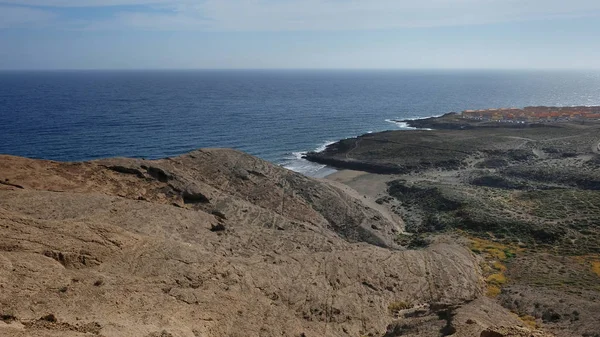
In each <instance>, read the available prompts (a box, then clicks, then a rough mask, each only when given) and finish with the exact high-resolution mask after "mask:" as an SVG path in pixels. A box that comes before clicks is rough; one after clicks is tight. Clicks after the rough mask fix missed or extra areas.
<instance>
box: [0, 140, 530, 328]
mask: <svg viewBox="0 0 600 337" xmlns="http://www.w3.org/2000/svg"><path fill="white" fill-rule="evenodd" d="M392 220H393V219H390V218H389V216H386V215H385V214H382V213H381V212H379V211H378V210H376V209H374V208H371V207H369V201H368V200H365V198H364V197H363V198H361V197H360V195H358V194H357V193H355V192H353V193H349V192H348V191H345V189H344V188H341V187H336V186H335V185H333V184H328V183H326V182H323V181H318V180H314V179H310V178H307V177H304V176H302V175H299V174H296V173H294V172H290V171H288V170H285V169H283V168H280V167H277V166H274V165H271V164H269V163H267V162H265V161H262V160H260V159H257V158H254V157H251V156H249V155H246V154H243V153H240V152H236V151H232V150H219V149H206V150H199V151H195V152H192V153H190V154H187V155H183V156H180V157H176V158H170V159H164V160H157V161H145V160H138V159H110V160H101V161H94V162H86V163H58V162H51V161H41V160H31V159H25V158H18V157H11V156H0V228H1V232H0V233H1V234H2V235H0V319H1V320H0V336H84V335H86V336H88V335H97V336H107V337H109V336H115V337H116V336H148V337H150V336H164V337H166V336H190V337H192V336H194V337H198V336H365V335H368V336H384V335H385V336H400V335H402V336H445V335H450V334H453V336H479V334H480V333H481V336H484V335H483V333H485V332H482V331H483V330H484V329H486V328H489V327H490V326H492V325H494V326H506V327H514V326H517V325H521V323H520V321H519V320H518V319H517V318H516V316H514V315H512V314H511V313H509V312H508V311H506V310H505V309H503V308H502V307H500V306H499V305H497V304H495V303H494V302H493V301H491V300H489V299H487V298H486V297H485V296H483V287H484V283H483V281H482V274H481V270H480V267H479V260H478V258H477V257H476V256H475V255H474V254H473V253H472V252H471V251H469V250H468V249H465V248H464V247H462V246H460V245H458V244H456V243H454V242H453V240H452V239H451V238H448V237H441V238H439V239H438V240H437V241H436V242H435V243H434V244H432V245H431V246H429V247H428V248H426V249H421V250H405V249H404V248H402V247H401V246H398V245H396V244H395V243H394V240H393V239H394V237H395V236H396V233H399V232H401V231H402V224H401V223H394V222H393V221H392ZM488 330H489V329H488ZM496 330H498V329H496ZM490 331H492V330H490ZM498 331H499V330H498ZM505 335H506V336H509V335H510V334H505ZM486 336H487V335H486ZM489 336H496V335H489ZM501 336H504V335H501Z"/></svg>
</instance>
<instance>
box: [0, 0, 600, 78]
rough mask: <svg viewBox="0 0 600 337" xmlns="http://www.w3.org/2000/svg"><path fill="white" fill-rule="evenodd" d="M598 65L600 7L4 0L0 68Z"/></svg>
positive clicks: (598, 0)
mask: <svg viewBox="0 0 600 337" xmlns="http://www.w3.org/2000/svg"><path fill="white" fill-rule="evenodd" d="M81 68H85V69H99V68H110V69H122V68H179V69H181V68H600V0H568V1H567V0H195V1H194V0H13V1H6V0H0V69H81Z"/></svg>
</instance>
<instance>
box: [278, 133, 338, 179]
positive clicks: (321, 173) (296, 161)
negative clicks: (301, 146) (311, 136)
mask: <svg viewBox="0 0 600 337" xmlns="http://www.w3.org/2000/svg"><path fill="white" fill-rule="evenodd" d="M333 143H335V141H332V140H328V141H325V142H324V143H323V144H321V145H319V146H317V147H316V148H315V149H314V150H313V151H314V152H323V151H325V149H326V148H327V146H329V145H331V144H333ZM307 152H308V151H299V152H292V153H291V154H290V155H288V156H287V158H285V159H284V162H283V163H282V164H280V165H281V166H283V167H285V168H286V169H288V170H292V171H295V172H298V173H302V174H305V175H307V176H310V177H317V178H323V177H325V176H328V175H330V174H332V173H335V172H337V170H336V169H334V168H331V167H329V166H327V165H322V164H317V163H313V162H311V161H308V160H306V159H304V158H302V157H304V155H306V153H307Z"/></svg>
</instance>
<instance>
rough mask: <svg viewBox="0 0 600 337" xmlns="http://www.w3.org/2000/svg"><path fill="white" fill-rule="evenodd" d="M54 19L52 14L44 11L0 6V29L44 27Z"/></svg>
mask: <svg viewBox="0 0 600 337" xmlns="http://www.w3.org/2000/svg"><path fill="white" fill-rule="evenodd" d="M55 17H56V15H54V14H53V13H52V12H49V11H45V10H40V9H35V8H27V7H17V6H2V5H0V28H13V27H23V26H25V27H26V26H29V25H44V24H46V23H49V22H51V21H52V20H53V19H54V18H55Z"/></svg>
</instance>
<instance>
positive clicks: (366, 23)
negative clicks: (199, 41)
mask: <svg viewBox="0 0 600 337" xmlns="http://www.w3.org/2000/svg"><path fill="white" fill-rule="evenodd" d="M169 6H170V7H169V8H170V9H171V10H170V11H169V12H163V13H152V14H147V13H135V14H134V13H123V14H121V15H120V16H119V18H118V19H119V22H120V24H122V25H131V26H134V27H136V28H143V29H167V30H170V29H174V30H177V29H202V30H220V31H279V30H373V29H392V28H403V27H436V26H456V25H474V24H486V23H497V22H506V21H523V20H534V19H545V18H557V17H567V16H584V15H586V16H587V15H594V14H598V13H599V12H600V1H597V0H572V1H569V2H565V1H564V0H420V1H412V0H411V1H401V0H371V1H364V0H347V1H342V0H285V1H282V0H229V1H224V0H205V1H202V2H199V3H198V2H196V3H193V2H186V1H182V0H180V1H178V2H177V3H172V4H170V5H169Z"/></svg>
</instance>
